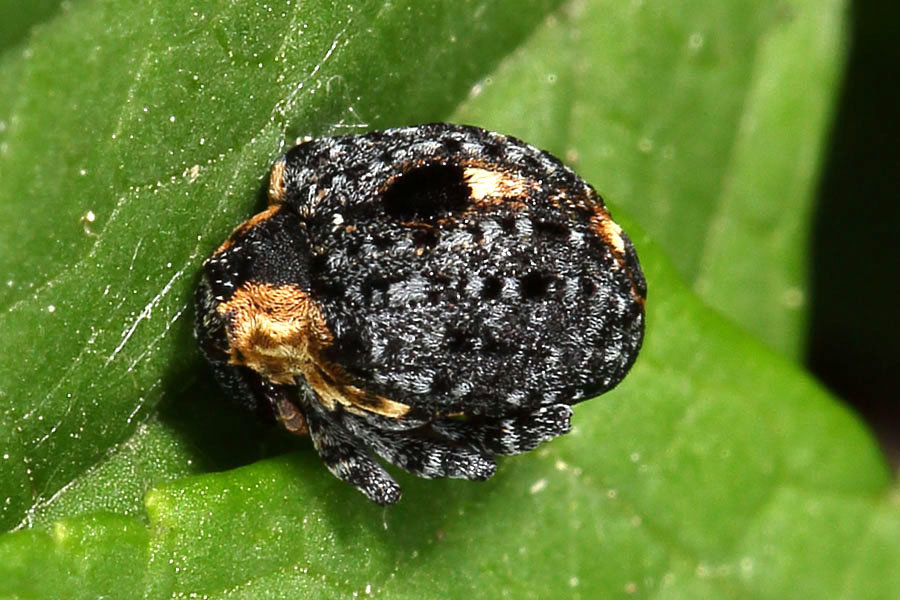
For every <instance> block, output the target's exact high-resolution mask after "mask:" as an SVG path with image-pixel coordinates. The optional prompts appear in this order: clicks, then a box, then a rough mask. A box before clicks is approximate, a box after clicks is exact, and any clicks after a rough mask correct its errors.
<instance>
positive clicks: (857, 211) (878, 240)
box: [807, 0, 900, 467]
mask: <svg viewBox="0 0 900 600" xmlns="http://www.w3.org/2000/svg"><path fill="white" fill-rule="evenodd" d="M851 15H852V18H851V21H850V24H851V26H852V34H851V40H850V54H849V59H848V61H847V68H846V75H845V78H844V83H843V89H842V92H841V95H840V100H839V103H838V110H837V112H836V114H835V122H834V128H833V132H832V135H831V141H830V144H829V147H828V153H827V158H826V160H825V163H824V170H823V176H822V179H821V183H820V186H819V192H818V202H817V211H816V218H815V224H814V233H813V246H812V250H813V270H812V275H813V277H812V286H811V302H812V310H811V321H810V332H809V344H808V348H807V364H808V365H809V367H810V369H811V370H812V371H813V373H815V374H816V375H817V376H818V377H819V378H820V379H821V380H822V381H824V382H825V383H826V384H827V385H828V386H829V387H830V388H831V389H832V390H833V391H834V392H835V393H836V394H837V395H838V396H839V397H841V398H843V399H844V400H846V402H848V403H849V404H850V405H851V406H853V407H854V408H855V409H856V410H858V411H859V412H860V413H861V414H862V415H863V416H864V417H865V418H866V420H867V421H869V423H870V424H871V426H872V427H873V429H874V430H875V431H876V433H877V434H878V436H879V438H880V439H881V441H882V443H883V444H884V446H885V448H886V450H887V452H888V455H889V456H890V457H891V460H892V461H893V463H894V466H895V467H896V466H898V464H900V318H898V317H897V315H896V311H897V308H898V307H900V85H898V83H897V82H898V77H900V41H898V37H897V24H898V23H900V4H898V3H896V2H885V1H882V0H854V1H853V2H852V3H851Z"/></svg>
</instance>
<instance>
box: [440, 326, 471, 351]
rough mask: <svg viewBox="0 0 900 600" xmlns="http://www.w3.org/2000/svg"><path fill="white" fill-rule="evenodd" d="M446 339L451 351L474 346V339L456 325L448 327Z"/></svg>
mask: <svg viewBox="0 0 900 600" xmlns="http://www.w3.org/2000/svg"><path fill="white" fill-rule="evenodd" d="M444 340H445V341H446V343H447V350H449V351H450V352H463V351H465V350H470V349H471V348H472V339H471V338H470V337H469V335H468V334H466V332H464V331H462V330H460V329H456V328H455V327H448V328H447V332H446V333H445V334H444Z"/></svg>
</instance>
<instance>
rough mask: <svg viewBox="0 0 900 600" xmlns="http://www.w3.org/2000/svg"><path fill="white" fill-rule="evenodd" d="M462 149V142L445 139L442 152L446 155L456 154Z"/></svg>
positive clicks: (454, 139)
mask: <svg viewBox="0 0 900 600" xmlns="http://www.w3.org/2000/svg"><path fill="white" fill-rule="evenodd" d="M461 149H462V142H460V141H459V140H458V139H456V138H447V139H445V140H444V151H445V152H446V153H447V154H457V153H459V151H460V150H461Z"/></svg>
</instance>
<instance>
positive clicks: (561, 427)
mask: <svg viewBox="0 0 900 600" xmlns="http://www.w3.org/2000/svg"><path fill="white" fill-rule="evenodd" d="M571 418H572V407H571V406H569V405H568V404H551V405H549V406H543V407H541V408H538V409H537V410H534V411H532V412H529V413H524V414H521V415H516V416H514V417H509V418H490V417H480V418H473V419H470V420H467V421H458V420H455V419H443V420H440V421H435V422H434V423H432V429H434V431H436V432H437V433H439V434H441V435H443V436H445V437H447V438H448V439H450V440H453V441H457V442H469V443H472V444H475V445H476V446H477V447H478V448H480V449H481V450H483V451H484V452H487V453H490V454H499V455H510V454H521V453H523V452H527V451H529V450H532V449H534V448H536V447H537V446H539V445H541V444H543V443H544V442H548V441H550V440H552V439H553V438H555V437H557V436H560V435H562V434H564V433H568V432H569V431H570V430H571V429H572V423H571Z"/></svg>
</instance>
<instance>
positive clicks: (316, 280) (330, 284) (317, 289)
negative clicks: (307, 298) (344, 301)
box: [310, 277, 347, 299]
mask: <svg viewBox="0 0 900 600" xmlns="http://www.w3.org/2000/svg"><path fill="white" fill-rule="evenodd" d="M310 291H311V292H312V293H313V296H315V297H317V298H333V299H341V298H343V297H344V295H345V294H346V293H347V285H346V284H344V283H343V282H341V281H336V280H333V279H326V278H325V277H311V278H310Z"/></svg>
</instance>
